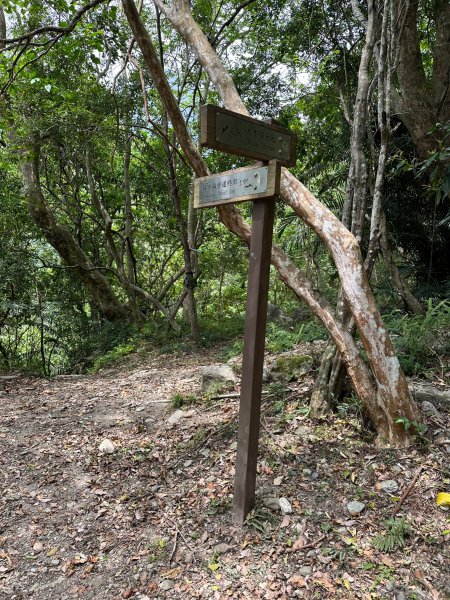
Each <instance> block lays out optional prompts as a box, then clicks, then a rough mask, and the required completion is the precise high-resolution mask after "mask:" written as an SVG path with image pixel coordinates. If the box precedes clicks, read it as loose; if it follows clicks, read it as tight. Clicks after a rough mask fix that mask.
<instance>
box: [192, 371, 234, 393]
mask: <svg viewBox="0 0 450 600" xmlns="http://www.w3.org/2000/svg"><path fill="white" fill-rule="evenodd" d="M201 372H202V383H201V386H202V392H204V393H205V392H208V391H209V390H210V389H215V388H218V389H219V388H220V387H223V388H224V389H225V388H229V387H233V386H234V384H235V383H236V382H237V377H236V374H235V373H234V371H233V369H232V368H231V366H230V365H226V364H225V365H224V364H222V365H208V366H206V367H202V370H201Z"/></svg>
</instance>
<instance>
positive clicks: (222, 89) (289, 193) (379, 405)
mask: <svg viewBox="0 0 450 600" xmlns="http://www.w3.org/2000/svg"><path fill="white" fill-rule="evenodd" d="M122 4H123V7H124V11H125V14H126V16H127V18H128V21H129V23H130V26H131V28H132V30H133V33H134V36H135V39H136V41H137V43H138V45H139V46H140V48H141V51H142V54H143V56H144V59H145V61H146V64H147V66H148V68H149V69H150V72H151V75H152V79H153V82H154V84H155V86H156V88H157V90H158V93H159V95H160V97H161V100H162V101H163V103H164V105H165V107H166V109H167V112H168V114H169V117H170V118H171V121H172V124H173V126H174V129H175V131H176V133H177V137H178V139H179V141H180V145H181V147H182V149H183V152H184V153H185V155H186V158H187V159H188V161H189V162H190V164H191V166H192V168H193V169H194V171H195V173H196V175H197V176H202V175H206V174H207V173H208V170H207V168H206V165H205V163H204V161H203V159H202V158H201V156H200V154H199V153H198V150H197V148H196V146H195V144H194V143H193V141H192V138H191V137H190V135H189V133H188V131H187V127H186V123H185V122H184V119H183V117H182V114H181V112H180V110H179V107H178V105H177V103H176V100H175V98H174V96H173V94H172V91H171V89H170V86H169V84H168V82H167V80H166V79H165V77H164V73H163V72H162V69H161V65H160V63H159V61H158V58H157V55H156V52H155V49H154V47H153V44H152V42H151V39H150V37H149V35H148V33H147V31H146V29H145V27H144V25H143V23H142V20H141V19H140V16H139V14H138V12H137V10H136V6H135V4H134V2H133V1H132V0H122ZM157 4H158V7H159V8H160V9H161V10H162V11H163V12H165V13H166V14H167V15H168V17H169V19H170V20H171V22H172V23H173V24H174V26H175V27H176V28H177V30H178V31H179V32H180V33H181V34H182V35H183V37H184V38H185V39H186V41H187V42H188V43H189V44H190V45H191V46H192V47H193V49H194V51H195V53H196V55H197V57H198V59H199V61H200V62H201V64H202V65H203V67H204V68H205V69H206V70H207V72H208V74H209V76H210V78H211V80H212V82H213V84H214V85H215V87H216V89H217V90H218V91H219V93H220V95H221V96H222V98H223V100H224V103H225V105H226V106H227V108H230V109H232V110H235V111H237V112H241V113H243V114H248V112H247V110H246V108H245V106H244V104H243V103H242V101H241V99H240V97H239V95H238V93H237V90H236V88H235V86H234V82H233V80H232V79H231V77H230V75H229V73H228V72H227V71H226V69H225V68H224V66H223V65H222V63H221V61H220V59H219V58H218V56H217V55H216V53H215V52H214V50H213V48H212V47H211V45H210V43H209V42H208V40H207V38H206V36H205V35H204V34H203V32H202V31H201V30H200V28H199V27H198V25H197V23H196V22H195V21H194V20H193V18H192V15H191V13H190V10H189V6H188V4H187V3H185V2H181V3H180V2H176V9H177V10H176V11H173V12H172V11H169V9H168V7H167V6H166V5H165V4H163V3H161V2H159V0H158V1H157ZM282 195H283V196H284V198H285V200H286V202H287V203H288V204H289V205H290V206H291V207H292V208H293V209H294V210H295V212H296V213H297V214H298V215H299V216H300V217H301V218H302V219H303V220H304V221H305V222H306V223H307V224H308V225H309V226H310V227H312V228H313V229H314V230H315V231H316V232H317V233H318V235H319V236H320V238H321V239H322V240H323V241H324V243H325V244H326V246H327V247H328V249H329V250H330V253H331V254H332V256H333V258H334V260H335V263H336V266H337V269H338V272H339V274H340V276H341V279H342V282H343V287H344V292H345V295H346V298H347V301H348V303H349V306H350V308H351V310H352V314H353V317H354V318H355V322H356V323H357V325H358V329H359V331H360V336H361V340H362V342H363V345H364V348H365V350H366V352H367V355H368V358H369V361H370V365H371V368H372V371H373V374H374V376H375V379H376V384H377V385H376V388H374V386H373V384H372V383H371V379H370V376H369V374H368V371H367V368H366V367H365V365H364V362H363V361H362V359H361V356H360V354H359V352H358V350H357V348H356V346H355V343H354V341H353V339H352V338H351V336H349V335H348V334H347V333H346V332H345V331H344V330H343V329H342V328H341V327H340V326H339V324H338V323H337V322H336V320H335V318H334V316H333V314H332V312H331V310H330V308H329V307H328V305H326V303H325V302H324V301H323V299H322V298H319V297H318V296H317V293H315V292H314V291H313V289H312V285H311V284H310V282H309V281H308V280H306V278H305V277H304V276H303V275H302V274H301V273H300V271H299V270H298V269H297V268H296V267H295V266H294V265H293V264H292V263H291V261H290V260H289V259H288V257H287V256H286V255H285V254H284V253H283V252H282V251H281V250H280V249H279V248H277V247H276V246H274V247H273V248H272V263H273V264H274V266H275V267H276V268H277V271H278V274H279V276H280V277H281V278H282V280H283V281H285V282H286V283H287V284H288V285H289V286H290V287H291V289H293V290H294V291H295V293H297V295H298V296H299V297H300V298H301V299H303V300H305V301H306V302H307V303H308V304H309V305H310V307H311V308H312V310H313V312H314V313H315V314H316V315H317V316H318V317H319V318H320V319H321V320H322V322H324V323H325V325H326V327H327V329H328V330H329V331H330V334H331V335H332V337H333V339H334V341H335V343H336V344H337V346H338V347H339V349H340V351H341V353H342V355H343V358H344V361H345V363H346V366H347V369H348V372H349V375H350V377H351V379H352V383H353V384H354V386H355V390H356V392H357V394H358V395H359V397H360V398H361V399H362V401H363V402H364V404H365V405H366V408H367V410H368V412H369V415H370V418H371V419H372V421H373V423H374V425H375V427H376V429H377V431H378V433H379V439H380V440H381V439H382V440H384V441H388V442H390V443H395V444H407V443H408V441H409V438H408V435H407V434H406V432H405V430H404V428H403V427H401V426H399V425H397V424H396V423H395V418H396V417H398V416H400V415H402V416H405V417H407V418H408V419H409V420H410V421H414V420H419V419H420V417H419V413H418V410H417V407H416V405H415V403H414V402H413V401H412V399H411V396H410V393H409V390H408V387H407V384H406V379H405V377H404V374H403V372H402V371H401V369H400V366H399V363H398V360H397V358H396V356H395V353H394V350H393V347H392V343H391V341H390V339H389V336H388V335H387V332H386V330H385V328H384V326H383V323H382V320H381V317H380V315H379V312H378V310H377V309H376V306H375V302H374V298H373V295H372V293H371V290H370V288H369V285H368V282H367V278H366V277H365V273H364V268H363V265H362V260H361V255H360V251H359V246H358V243H357V241H356V239H355V237H354V236H353V235H352V234H351V233H350V232H349V231H348V230H347V229H346V228H345V227H344V226H343V225H342V223H341V222H340V221H339V219H337V218H336V217H335V216H334V215H333V213H332V212H331V211H329V210H328V209H327V208H326V207H325V206H323V205H322V204H321V203H320V202H319V201H318V200H317V199H316V198H315V197H314V196H313V195H312V194H311V192H309V190H307V188H305V186H303V185H302V184H301V183H300V182H299V181H298V180H297V179H295V177H294V176H293V175H291V173H289V171H287V170H286V169H283V170H282ZM219 216H220V219H221V220H222V222H223V223H224V224H225V225H226V226H227V227H228V228H229V229H230V230H231V231H233V232H234V233H236V234H237V235H238V236H239V237H241V239H243V240H245V241H246V242H247V243H248V241H249V236H250V232H249V228H248V226H247V225H246V224H245V223H244V222H243V220H242V218H241V216H240V215H239V213H238V211H237V210H236V209H235V208H234V207H230V206H222V207H220V208H219ZM363 365H364V366H363Z"/></svg>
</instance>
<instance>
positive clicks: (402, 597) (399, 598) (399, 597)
mask: <svg viewBox="0 0 450 600" xmlns="http://www.w3.org/2000/svg"><path fill="white" fill-rule="evenodd" d="M396 600H406V596H405V593H404V592H402V591H400V592H397V595H396Z"/></svg>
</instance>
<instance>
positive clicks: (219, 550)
mask: <svg viewBox="0 0 450 600" xmlns="http://www.w3.org/2000/svg"><path fill="white" fill-rule="evenodd" d="M232 548H233V546H230V545H229V544H216V545H215V546H214V547H213V552H214V554H225V553H226V552H228V551H229V550H231V549H232Z"/></svg>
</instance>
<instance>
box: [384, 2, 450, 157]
mask: <svg viewBox="0 0 450 600" xmlns="http://www.w3.org/2000/svg"><path fill="white" fill-rule="evenodd" d="M393 5H394V13H395V19H394V23H395V28H394V35H395V37H396V43H397V56H396V58H397V68H396V73H397V77H398V85H399V95H398V97H397V104H398V106H397V107H396V108H397V112H398V113H399V117H400V119H401V120H402V121H403V122H404V124H405V126H406V127H407V129H408V131H409V133H410V134H411V137H412V139H413V141H414V144H415V145H416V147H417V149H418V153H419V156H420V158H422V159H424V158H427V156H428V154H429V153H430V152H434V151H435V150H436V149H437V147H438V144H439V132H437V131H436V130H435V129H434V128H435V125H436V123H437V122H439V121H440V122H441V123H445V122H446V121H448V120H449V119H450V91H449V82H450V36H449V34H448V32H449V30H450V4H449V2H448V0H434V2H433V17H434V22H435V26H436V40H435V43H434V46H433V71H432V75H431V82H430V83H429V82H428V81H427V77H426V74H425V69H424V65H423V61H422V55H421V51H420V39H419V34H418V29H417V19H418V8H419V3H418V2H417V1H414V2H393Z"/></svg>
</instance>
